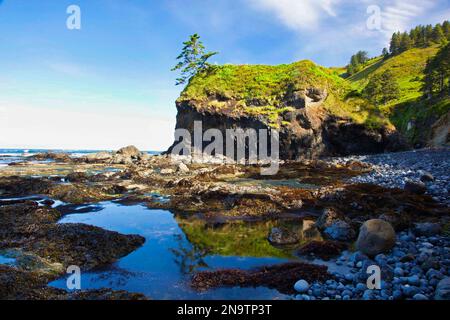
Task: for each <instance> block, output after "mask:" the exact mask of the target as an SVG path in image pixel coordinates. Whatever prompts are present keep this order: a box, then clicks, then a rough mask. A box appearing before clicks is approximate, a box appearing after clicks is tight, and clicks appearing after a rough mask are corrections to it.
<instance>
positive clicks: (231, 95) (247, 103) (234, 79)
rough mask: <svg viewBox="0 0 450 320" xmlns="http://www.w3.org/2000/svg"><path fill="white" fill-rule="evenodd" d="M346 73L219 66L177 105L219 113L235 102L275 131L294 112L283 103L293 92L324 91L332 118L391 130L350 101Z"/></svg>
mask: <svg viewBox="0 0 450 320" xmlns="http://www.w3.org/2000/svg"><path fill="white" fill-rule="evenodd" d="M341 74H342V69H339V68H325V67H321V66H318V65H316V64H315V63H313V62H312V61H309V60H303V61H299V62H295V63H292V64H283V65H279V66H268V65H224V66H214V67H212V68H210V69H209V70H208V71H205V72H201V73H199V74H197V75H196V76H195V77H193V78H192V79H191V81H190V82H189V84H188V85H187V86H186V88H185V90H184V91H183V92H182V94H181V96H180V98H179V99H178V101H179V102H180V101H186V100H194V101H204V102H205V103H206V104H207V105H208V107H209V108H211V109H215V110H217V111H219V110H220V109H221V108H223V107H225V106H226V105H227V103H226V101H229V100H233V101H236V105H235V106H234V108H235V109H239V110H241V111H242V112H244V113H246V114H249V115H263V116H266V117H267V119H268V122H269V124H270V125H272V126H276V125H277V123H278V122H277V120H278V118H279V115H280V114H282V113H283V112H285V111H287V110H289V108H290V107H289V106H288V105H286V102H285V101H284V99H285V97H286V96H288V95H290V94H291V93H292V92H295V91H298V90H302V89H308V88H320V89H325V90H326V91H327V93H328V97H327V99H326V101H325V102H324V107H325V108H326V109H328V110H330V112H331V113H333V114H336V115H339V116H342V117H348V118H351V119H352V120H354V121H356V122H360V123H370V124H371V125H376V126H379V125H381V124H386V121H385V119H383V117H381V116H380V115H378V111H377V110H376V108H374V106H372V105H371V104H370V103H367V101H365V100H363V99H361V98H359V97H350V96H351V92H352V90H353V89H352V86H351V83H350V82H349V81H348V80H346V79H343V78H342V77H341Z"/></svg>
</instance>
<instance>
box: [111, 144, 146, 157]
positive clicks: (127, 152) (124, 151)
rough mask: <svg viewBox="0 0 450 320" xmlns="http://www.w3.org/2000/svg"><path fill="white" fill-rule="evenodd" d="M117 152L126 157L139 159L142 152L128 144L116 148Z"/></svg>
mask: <svg viewBox="0 0 450 320" xmlns="http://www.w3.org/2000/svg"><path fill="white" fill-rule="evenodd" d="M116 153H117V154H120V155H123V156H125V157H127V158H132V159H139V158H140V157H141V155H142V153H141V152H140V151H139V149H138V148H136V147H135V146H128V147H124V148H121V149H119V150H117V152H116Z"/></svg>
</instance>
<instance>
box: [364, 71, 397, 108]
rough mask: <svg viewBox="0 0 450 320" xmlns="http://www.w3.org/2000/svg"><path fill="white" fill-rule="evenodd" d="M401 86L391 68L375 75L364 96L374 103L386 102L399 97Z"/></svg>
mask: <svg viewBox="0 0 450 320" xmlns="http://www.w3.org/2000/svg"><path fill="white" fill-rule="evenodd" d="M399 93H400V88H399V86H398V83H397V81H396V79H395V77H394V75H393V73H392V72H391V71H390V70H386V71H385V72H383V73H378V74H376V75H374V76H373V77H372V78H371V79H370V80H369V83H368V84H367V86H366V88H365V89H364V91H363V94H364V96H365V97H366V98H367V99H369V101H371V102H372V103H374V104H379V103H383V104H386V103H388V102H389V101H392V100H395V99H397V98H398V95H399Z"/></svg>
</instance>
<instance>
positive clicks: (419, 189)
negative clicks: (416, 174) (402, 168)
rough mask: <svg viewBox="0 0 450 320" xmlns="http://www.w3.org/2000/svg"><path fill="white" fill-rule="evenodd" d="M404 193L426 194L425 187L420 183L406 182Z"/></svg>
mask: <svg viewBox="0 0 450 320" xmlns="http://www.w3.org/2000/svg"><path fill="white" fill-rule="evenodd" d="M405 191H409V192H411V193H415V194H419V195H421V194H425V193H426V192H427V186H426V185H425V183H423V182H421V181H411V180H408V181H406V182H405Z"/></svg>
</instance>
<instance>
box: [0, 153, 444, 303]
mask: <svg viewBox="0 0 450 320" xmlns="http://www.w3.org/2000/svg"><path fill="white" fill-rule="evenodd" d="M449 153H450V151H449V149H435V150H420V151H412V152H406V153H394V154H383V155H374V156H364V157H363V156H358V157H345V158H331V159H324V160H302V161H282V162H281V164H280V170H279V172H278V173H277V174H276V175H274V176H261V175H260V174H259V173H260V166H258V165H253V166H244V165H234V164H222V163H218V162H220V161H208V163H191V162H190V161H189V159H188V158H182V157H176V158H171V157H169V156H165V155H159V156H149V155H147V154H145V153H142V152H140V151H139V150H137V149H136V148H134V147H126V148H123V149H121V150H119V151H117V152H112V153H105V152H102V153H99V154H92V155H88V156H84V157H78V158H72V157H70V156H68V155H64V154H51V153H48V154H41V155H36V156H35V157H34V158H33V159H27V161H24V162H18V163H11V164H10V165H9V166H7V167H3V168H2V169H0V255H2V256H6V257H14V258H15V260H16V261H17V263H16V264H15V265H14V266H9V265H0V283H1V284H2V286H1V289H0V298H6V299H17V298H19V299H141V298H144V296H143V295H140V294H132V293H127V292H116V291H112V290H110V289H104V290H96V291H84V292H75V293H68V292H66V291H62V290H59V289H54V288H51V287H48V286H47V283H49V282H50V281H52V280H54V279H56V278H59V277H61V276H62V275H63V274H64V273H65V269H66V268H67V266H69V265H79V266H81V267H82V268H83V270H92V269H94V268H97V267H101V266H105V265H109V264H111V263H113V262H114V261H116V260H117V259H119V258H120V257H123V256H125V255H127V254H129V253H130V252H132V251H134V250H135V249H137V248H138V247H140V246H141V245H142V244H143V243H144V241H145V240H144V239H143V238H142V237H140V236H137V235H122V234H119V233H117V232H111V231H107V230H103V229H101V228H97V227H93V226H88V225H82V224H67V225H66V224H58V221H59V219H60V218H61V217H63V216H64V215H66V214H68V213H70V212H73V208H79V207H80V206H82V205H86V204H95V203H98V202H100V201H106V200H108V201H117V202H120V203H123V204H133V203H140V204H145V205H146V206H147V207H148V208H159V209H167V210H170V211H172V212H174V213H175V214H183V215H192V216H196V217H198V218H200V219H203V220H205V221H207V222H208V223H212V224H214V223H226V222H227V221H238V220H239V221H266V220H276V221H277V220H281V219H285V218H289V219H296V220H299V221H311V222H310V223H306V222H304V223H303V227H302V229H301V230H297V229H292V228H290V229H289V228H282V227H278V228H273V229H271V230H270V229H269V230H267V242H268V243H270V244H269V245H272V246H277V247H292V246H293V247H294V248H296V250H295V252H296V258H295V260H296V261H294V262H293V263H291V264H286V265H275V266H273V265H269V266H266V267H264V268H263V269H261V268H260V269H255V270H248V271H244V270H239V269H223V270H212V271H207V272H200V273H194V274H193V275H192V287H193V288H194V289H196V290H200V291H201V290H209V289H211V288H215V287H221V286H225V287H226V286H241V287H247V286H250V287H253V286H266V287H268V288H274V289H277V290H279V291H280V292H283V293H287V294H289V295H291V296H292V298H296V299H301V300H314V299H338V300H339V299H343V300H348V299H385V300H389V299H391V300H392V299H416V300H425V299H449V292H450V291H449V280H448V279H449V278H448V277H449V264H450V250H449V247H450V238H449V235H450V234H449V226H450V215H449V213H450V210H449V203H450V202H449V196H448V192H449V178H450V177H449V175H448V174H449V172H450V170H449V161H448V159H449V157H448V156H449ZM42 160H48V161H47V162H45V163H42V162H41V161H42ZM216 160H217V159H216ZM306 234H310V235H314V237H311V238H314V239H315V240H314V241H310V242H308V243H303V242H302V240H301V239H303V238H305V237H304V235H306ZM302 236H303V237H302ZM371 265H377V266H379V267H380V268H381V270H382V285H381V289H380V290H369V289H368V288H367V285H366V280H367V278H368V276H369V275H368V274H367V267H368V266H371ZM289 270H290V271H289ZM305 270H309V271H311V272H309V271H308V272H306V271H305ZM312 271H314V272H312ZM287 274H289V276H286V275H287ZM308 274H309V276H308ZM147 298H152V297H147Z"/></svg>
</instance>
